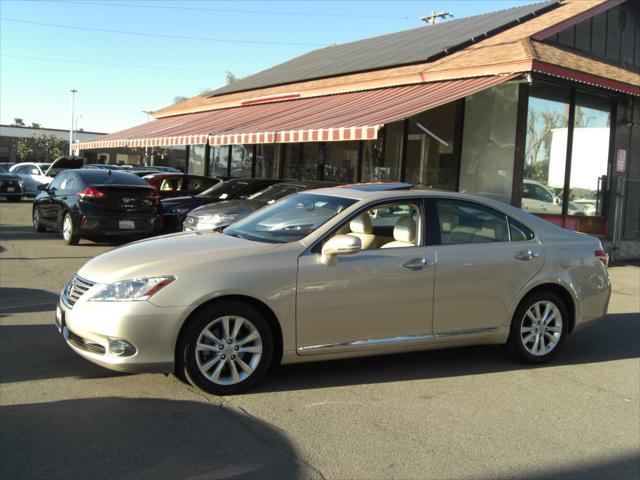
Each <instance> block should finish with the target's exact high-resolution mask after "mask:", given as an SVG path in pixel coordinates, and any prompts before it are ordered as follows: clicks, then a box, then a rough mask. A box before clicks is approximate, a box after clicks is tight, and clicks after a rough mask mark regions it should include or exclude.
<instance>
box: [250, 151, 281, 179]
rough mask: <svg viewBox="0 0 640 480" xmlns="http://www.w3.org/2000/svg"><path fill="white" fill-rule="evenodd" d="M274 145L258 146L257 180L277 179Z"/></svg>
mask: <svg viewBox="0 0 640 480" xmlns="http://www.w3.org/2000/svg"><path fill="white" fill-rule="evenodd" d="M274 150H275V149H274V146H273V145H256V171H255V176H256V178H277V176H278V172H277V168H276V160H275V155H274Z"/></svg>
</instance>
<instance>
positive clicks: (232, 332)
mask: <svg viewBox="0 0 640 480" xmlns="http://www.w3.org/2000/svg"><path fill="white" fill-rule="evenodd" d="M389 188H392V187H389V185H386V186H385V185H380V184H369V185H367V184H365V185H352V186H348V187H336V188H326V189H318V190H309V191H306V192H304V193H298V194H295V195H292V196H290V197H287V198H285V199H283V200H281V201H279V202H277V203H275V204H273V205H270V206H268V207H265V208H263V209H261V210H258V211H257V212H255V213H253V214H251V215H250V216H248V217H246V218H244V219H242V220H241V221H239V222H237V223H235V224H233V225H231V226H230V227H227V228H226V229H225V230H224V233H179V234H174V235H169V236H164V237H157V238H153V239H149V240H144V241H140V242H136V243H132V244H129V245H126V246H124V247H121V248H118V249H116V250H113V251H111V252H108V253H105V254H103V255H100V256H98V257H96V258H94V259H92V260H90V261H89V262H88V263H87V264H86V265H85V266H84V267H82V268H81V269H80V271H79V272H78V273H77V275H75V276H74V277H73V278H72V279H71V280H70V281H69V283H68V284H67V286H66V287H65V289H64V291H63V292H62V294H61V297H60V303H59V305H58V308H57V312H56V322H57V324H58V327H59V328H60V330H61V332H62V333H63V335H64V338H65V340H66V342H67V343H68V345H69V346H70V347H71V348H72V349H73V350H75V351H76V352H77V353H78V354H80V355H81V356H83V357H85V358H86V359H88V360H90V361H92V362H95V363H97V364H99V365H102V366H104V367H106V368H110V369H114V370H120V371H126V372H142V371H156V372H175V373H176V374H177V375H179V376H180V377H183V378H186V379H187V380H188V381H189V382H191V383H192V384H193V385H195V386H197V387H199V388H201V389H203V390H206V391H207V392H211V393H215V394H221V395H223V394H230V393H237V392H240V391H242V390H245V389H247V388H249V387H251V386H252V385H254V384H255V383H256V382H258V381H259V380H260V379H261V378H262V377H263V376H264V374H265V372H266V371H267V370H268V368H269V367H270V366H271V365H272V364H274V363H296V362H307V361H317V360H327V359H338V358H347V357H357V356H365V355H380V354H388V353H395V352H407V351H412V350H427V349H433V348H445V347H454V346H456V347H457V346H462V345H481V344H505V343H506V344H507V346H508V348H509V350H510V351H511V352H512V353H513V354H514V355H516V356H517V357H519V358H520V359H521V360H523V361H525V362H530V363H542V362H545V361H547V360H550V359H551V358H553V357H554V356H555V355H556V354H557V353H558V350H559V349H560V347H561V345H562V343H563V342H564V341H565V338H566V337H567V335H569V334H571V333H572V332H574V331H576V330H578V329H580V328H582V327H584V326H586V325H588V324H590V323H592V322H594V321H596V320H598V319H601V318H603V317H604V316H605V314H606V312H607V306H608V303H609V297H610V294H611V285H610V282H609V279H608V275H607V261H608V257H607V254H606V253H605V252H604V251H603V249H602V246H601V244H600V242H599V241H598V240H597V239H596V238H593V237H590V236H588V235H583V234H578V233H574V232H571V231H568V230H563V229H561V228H559V227H556V226H554V225H552V224H551V223H548V222H546V221H544V220H542V219H540V218H537V217H535V216H533V215H530V214H528V213H526V212H523V211H522V210H520V209H518V208H515V207H511V206H509V205H506V204H503V203H499V202H495V201H492V200H488V199H485V198H481V197H473V196H470V195H464V194H457V193H447V192H438V191H426V190H404V191H400V190H389ZM398 361H402V360H398Z"/></svg>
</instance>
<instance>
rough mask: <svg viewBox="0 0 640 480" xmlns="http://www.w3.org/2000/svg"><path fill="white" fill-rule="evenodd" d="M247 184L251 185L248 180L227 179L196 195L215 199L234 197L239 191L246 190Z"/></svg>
mask: <svg viewBox="0 0 640 480" xmlns="http://www.w3.org/2000/svg"><path fill="white" fill-rule="evenodd" d="M247 186H249V182H247V181H242V180H227V181H226V182H220V183H216V184H215V185H214V186H213V187H211V188H209V189H207V190H205V191H204V192H202V193H199V194H198V195H196V196H197V197H205V198H210V199H214V200H227V199H230V198H234V197H235V194H236V193H237V192H239V191H240V190H244V189H245V188H246V187H247Z"/></svg>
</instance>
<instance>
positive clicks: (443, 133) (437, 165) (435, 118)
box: [405, 103, 458, 190]
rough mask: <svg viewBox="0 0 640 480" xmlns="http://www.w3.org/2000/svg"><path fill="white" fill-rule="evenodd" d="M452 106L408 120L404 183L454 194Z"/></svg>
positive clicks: (454, 109)
mask: <svg viewBox="0 0 640 480" xmlns="http://www.w3.org/2000/svg"><path fill="white" fill-rule="evenodd" d="M455 130H456V104H455V103H449V104H447V105H443V106H441V107H438V108H434V109H432V110H427V111H426V112H423V113H420V114H418V115H416V116H414V117H411V118H410V119H409V137H408V138H407V158H406V174H405V179H406V181H407V182H409V183H413V184H414V185H422V186H427V187H430V188H437V189H441V190H455V189H456V186H457V176H458V169H457V164H456V163H457V162H456V159H455V157H454V148H453V147H454V139H455Z"/></svg>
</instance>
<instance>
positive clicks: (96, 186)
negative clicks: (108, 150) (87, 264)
mask: <svg viewBox="0 0 640 480" xmlns="http://www.w3.org/2000/svg"><path fill="white" fill-rule="evenodd" d="M40 188H41V189H42V192H41V193H40V194H39V195H38V196H37V197H36V198H35V200H34V202H33V213H32V215H33V228H35V230H36V231H38V232H44V231H45V230H46V229H52V230H57V231H60V232H62V237H63V238H64V240H65V242H66V243H67V244H69V245H75V244H77V243H78V241H79V240H80V238H88V239H94V240H96V239H102V238H108V237H112V236H118V237H141V236H145V235H152V234H154V233H156V232H158V231H159V230H160V227H161V215H160V207H159V198H158V196H157V195H156V194H155V192H154V191H153V189H152V188H151V186H149V185H148V184H147V183H146V182H145V181H144V180H142V179H141V178H138V177H136V176H135V175H130V174H128V173H124V172H120V171H116V170H105V169H84V168H80V169H76V170H67V171H64V172H61V173H60V174H58V175H57V176H56V178H55V179H54V180H53V181H52V182H51V183H50V184H49V185H42V186H41V187H40Z"/></svg>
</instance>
